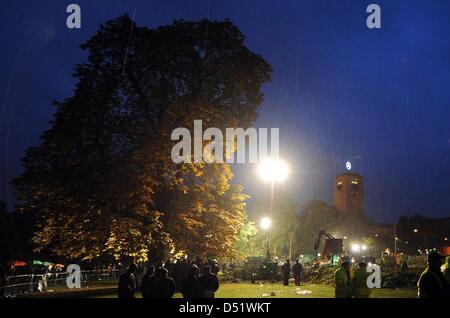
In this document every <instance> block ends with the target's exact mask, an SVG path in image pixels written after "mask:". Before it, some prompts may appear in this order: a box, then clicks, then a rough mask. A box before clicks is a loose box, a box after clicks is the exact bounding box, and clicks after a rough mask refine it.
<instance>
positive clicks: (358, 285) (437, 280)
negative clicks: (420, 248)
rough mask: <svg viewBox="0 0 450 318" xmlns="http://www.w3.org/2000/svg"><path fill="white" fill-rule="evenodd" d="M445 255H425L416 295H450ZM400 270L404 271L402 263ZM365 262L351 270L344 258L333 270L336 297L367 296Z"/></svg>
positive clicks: (449, 259)
mask: <svg viewBox="0 0 450 318" xmlns="http://www.w3.org/2000/svg"><path fill="white" fill-rule="evenodd" d="M444 259H445V257H444V256H443V255H441V254H440V253H438V252H431V253H429V254H428V256H427V268H426V269H425V270H424V271H423V273H422V274H421V275H420V278H419V281H418V282H417V292H418V293H417V296H418V297H420V298H449V297H450V256H447V259H446V262H445V264H444ZM402 265H403V266H402V267H403V268H402V267H401V269H400V270H401V271H403V272H404V271H405V266H406V265H405V264H402ZM369 275H370V273H368V272H367V263H365V262H360V263H359V264H358V267H357V268H356V269H355V270H353V269H352V267H351V262H350V260H348V259H346V258H344V259H343V260H342V262H341V266H340V268H339V269H338V270H337V271H336V272H335V297H336V298H368V297H370V293H371V289H370V288H369V287H368V286H367V279H368V277H369Z"/></svg>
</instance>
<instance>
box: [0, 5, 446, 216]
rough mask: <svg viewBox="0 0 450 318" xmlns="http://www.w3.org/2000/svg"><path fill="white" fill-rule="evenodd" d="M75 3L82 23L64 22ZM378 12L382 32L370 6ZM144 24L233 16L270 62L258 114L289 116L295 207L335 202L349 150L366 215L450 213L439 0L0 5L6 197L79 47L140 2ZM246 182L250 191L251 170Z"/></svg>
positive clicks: (66, 91)
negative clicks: (371, 23)
mask: <svg viewBox="0 0 450 318" xmlns="http://www.w3.org/2000/svg"><path fill="white" fill-rule="evenodd" d="M73 2H75V3H78V4H79V5H80V6H81V9H82V29H81V30H69V29H67V28H66V26H65V20H66V17H67V14H66V13H65V8H66V6H67V5H68V4H70V3H73ZM370 3H377V4H379V5H380V6H381V9H382V29H381V30H370V29H368V28H367V27H366V24H365V20H366V17H367V13H366V12H365V11H366V10H365V8H366V7H367V5H368V4H370ZM134 8H136V21H137V22H138V23H139V24H141V25H146V26H149V27H157V26H159V25H163V24H169V23H170V22H171V21H172V20H173V19H180V18H183V19H188V20H191V19H193V20H198V19H201V18H205V17H206V18H210V19H218V20H222V19H225V18H229V19H230V20H231V21H233V22H234V23H235V24H236V25H237V26H238V27H239V28H240V29H241V31H242V32H243V33H244V34H245V35H246V44H247V45H248V46H249V47H250V48H251V49H252V50H254V51H256V52H258V53H260V54H262V55H263V57H264V58H265V59H266V60H267V61H268V62H269V63H270V64H271V65H272V66H273V68H274V74H273V83H272V84H268V85H266V86H265V87H264V92H265V94H266V98H265V101H264V104H263V107H262V108H261V110H260V118H259V120H258V122H257V125H258V126H260V127H280V133H281V152H282V153H281V155H282V156H283V157H284V158H285V159H286V160H287V161H288V162H289V163H290V165H291V174H290V177H289V180H288V181H287V182H286V183H285V184H283V185H281V188H279V191H290V192H291V193H292V195H293V196H294V197H295V198H296V200H298V202H299V203H300V204H302V205H303V204H305V203H307V201H309V200H311V199H313V198H318V199H322V200H325V201H328V202H330V203H331V202H332V190H333V178H334V175H335V174H336V173H338V172H342V171H343V170H344V167H345V162H346V161H347V160H350V161H352V163H353V166H354V170H355V171H357V172H359V173H361V174H363V175H364V177H365V194H366V200H365V202H366V212H367V214H368V215H369V216H370V217H372V218H374V219H376V220H378V221H394V220H396V219H397V217H398V216H399V215H401V214H404V213H421V214H425V215H429V216H434V217H445V216H450V86H449V84H450V23H449V22H450V2H449V1H447V0H442V1H437V0H435V1H425V0H423V1H412V0H408V1H394V0H390V1H376V0H372V1H357V0H339V1H331V0H330V1H318V0H314V1H312V0H311V1H300V0H292V1H275V0H252V1H249V0H234V1H233V0H227V1H225V0H223V1H218V0H215V1H212V0H210V1H199V0H192V1H170V0H167V1H79V0H74V1H33V2H30V1H10V3H9V4H6V3H5V2H3V3H2V10H1V11H0V43H1V44H2V46H1V50H0V74H1V77H0V200H4V201H6V202H7V204H8V207H9V209H11V208H12V205H13V204H14V195H13V191H12V189H11V187H10V186H9V185H8V182H9V181H10V180H11V179H12V178H14V177H15V176H17V175H19V174H20V172H21V166H20V159H21V157H22V156H23V152H24V150H25V149H26V148H27V147H28V146H30V145H35V144H37V143H38V142H39V136H40V135H41V133H42V131H43V130H44V129H45V128H46V127H47V122H48V121H49V120H50V119H51V116H52V113H53V111H54V109H53V107H52V106H51V101H52V100H60V99H62V98H65V97H67V96H70V95H71V94H72V90H73V87H74V80H73V79H72V78H71V73H72V71H73V69H74V66H75V64H77V63H79V62H82V61H84V60H85V58H86V56H85V53H84V52H82V51H81V50H80V49H79V48H78V47H79V45H80V44H81V43H82V42H84V41H85V40H87V39H88V38H89V37H90V36H91V35H93V34H94V33H95V32H96V30H97V28H98V26H99V24H100V23H102V22H104V21H106V20H108V19H110V18H112V17H115V16H117V15H119V14H122V13H129V14H130V15H131V14H132V12H133V9H134ZM236 175H237V180H238V181H240V182H242V183H244V185H245V186H246V188H247V191H248V192H249V193H250V194H253V195H254V197H255V196H258V195H259V194H260V191H259V190H260V188H261V187H262V185H261V184H259V182H257V181H256V180H255V178H254V171H253V169H251V167H248V166H244V167H237V169H236Z"/></svg>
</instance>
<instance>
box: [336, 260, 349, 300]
mask: <svg viewBox="0 0 450 318" xmlns="http://www.w3.org/2000/svg"><path fill="white" fill-rule="evenodd" d="M334 281H335V284H336V287H335V289H334V295H335V297H336V298H351V297H352V273H351V270H350V269H349V270H348V271H346V270H345V269H344V268H342V267H341V268H339V269H338V270H337V271H336V272H335V273H334Z"/></svg>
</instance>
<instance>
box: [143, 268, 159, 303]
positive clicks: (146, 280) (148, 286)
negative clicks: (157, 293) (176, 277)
mask: <svg viewBox="0 0 450 318" xmlns="http://www.w3.org/2000/svg"><path fill="white" fill-rule="evenodd" d="M155 279H156V277H155V266H153V265H149V266H148V267H147V271H146V272H145V275H144V277H143V278H142V283H141V292H142V297H143V298H153V295H152V291H153V289H152V288H153V286H154V281H155Z"/></svg>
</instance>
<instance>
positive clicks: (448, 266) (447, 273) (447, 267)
mask: <svg viewBox="0 0 450 318" xmlns="http://www.w3.org/2000/svg"><path fill="white" fill-rule="evenodd" d="M442 274H444V278H445V280H446V281H447V283H449V284H450V256H447V261H446V262H445V264H444V269H443V270H442Z"/></svg>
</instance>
